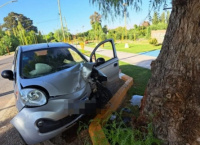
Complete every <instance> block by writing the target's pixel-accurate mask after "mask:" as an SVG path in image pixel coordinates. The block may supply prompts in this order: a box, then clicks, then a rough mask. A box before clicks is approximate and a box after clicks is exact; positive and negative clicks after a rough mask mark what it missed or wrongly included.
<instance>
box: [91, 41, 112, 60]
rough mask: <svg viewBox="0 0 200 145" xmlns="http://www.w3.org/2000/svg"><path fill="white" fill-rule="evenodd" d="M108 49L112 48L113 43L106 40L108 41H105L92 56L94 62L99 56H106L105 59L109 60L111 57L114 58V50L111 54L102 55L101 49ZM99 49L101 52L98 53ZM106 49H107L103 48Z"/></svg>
mask: <svg viewBox="0 0 200 145" xmlns="http://www.w3.org/2000/svg"><path fill="white" fill-rule="evenodd" d="M101 48H102V49H108V50H112V49H113V48H112V43H111V42H106V43H103V44H102V45H101V46H100V47H99V48H98V49H97V51H96V53H94V55H93V56H92V62H96V60H97V59H98V58H104V60H105V61H109V60H110V59H112V58H114V53H113V51H112V53H108V54H109V55H107V56H105V55H101V54H100V53H101V51H102V50H100V49H101ZM98 51H99V54H97V53H98ZM103 51H105V50H103Z"/></svg>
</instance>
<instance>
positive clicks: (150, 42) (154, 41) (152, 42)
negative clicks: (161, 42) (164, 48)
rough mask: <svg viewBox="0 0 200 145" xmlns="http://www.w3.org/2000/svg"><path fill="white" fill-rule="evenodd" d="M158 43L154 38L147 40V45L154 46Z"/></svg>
mask: <svg viewBox="0 0 200 145" xmlns="http://www.w3.org/2000/svg"><path fill="white" fill-rule="evenodd" d="M157 43H158V40H157V39H156V38H151V39H150V40H149V44H153V45H156V44H157Z"/></svg>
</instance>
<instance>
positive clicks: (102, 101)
mask: <svg viewBox="0 0 200 145" xmlns="http://www.w3.org/2000/svg"><path fill="white" fill-rule="evenodd" d="M111 98H112V93H111V92H110V90H109V89H108V88H106V87H104V86H102V85H101V84H98V85H97V92H96V103H97V108H100V109H101V108H103V107H104V106H105V105H106V104H107V103H108V101H109V100H110V99H111Z"/></svg>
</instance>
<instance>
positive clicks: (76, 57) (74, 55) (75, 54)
mask: <svg viewBox="0 0 200 145" xmlns="http://www.w3.org/2000/svg"><path fill="white" fill-rule="evenodd" d="M68 50H69V52H70V53H71V55H72V57H73V59H74V61H75V62H80V63H81V62H83V61H84V60H83V58H82V57H81V56H80V55H79V54H78V53H77V52H76V51H74V50H73V49H71V48H69V49H68Z"/></svg>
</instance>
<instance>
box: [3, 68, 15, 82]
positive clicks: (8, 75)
mask: <svg viewBox="0 0 200 145" xmlns="http://www.w3.org/2000/svg"><path fill="white" fill-rule="evenodd" d="M1 76H2V77H3V78H4V79H9V80H13V72H12V71H11V70H4V71H2V73H1Z"/></svg>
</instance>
